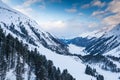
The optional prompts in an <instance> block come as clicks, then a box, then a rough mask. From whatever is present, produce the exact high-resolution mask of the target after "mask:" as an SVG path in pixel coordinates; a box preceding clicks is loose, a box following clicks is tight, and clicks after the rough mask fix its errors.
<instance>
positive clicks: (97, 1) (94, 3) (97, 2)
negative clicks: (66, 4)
mask: <svg viewBox="0 0 120 80" xmlns="http://www.w3.org/2000/svg"><path fill="white" fill-rule="evenodd" d="M105 5H106V3H105V2H101V1H100V0H93V1H91V3H89V4H84V5H82V6H81V8H83V9H85V8H89V7H95V6H97V7H103V6H105Z"/></svg>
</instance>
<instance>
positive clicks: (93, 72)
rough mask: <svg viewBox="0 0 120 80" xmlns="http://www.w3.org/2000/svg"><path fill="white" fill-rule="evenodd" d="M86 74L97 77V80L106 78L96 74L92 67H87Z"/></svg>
mask: <svg viewBox="0 0 120 80" xmlns="http://www.w3.org/2000/svg"><path fill="white" fill-rule="evenodd" d="M85 74H88V75H91V76H93V77H96V79H97V80H104V77H103V76H102V75H100V74H98V73H97V72H96V69H94V68H93V69H92V68H91V67H90V66H88V65H87V66H86V70H85Z"/></svg>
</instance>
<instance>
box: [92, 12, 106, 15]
mask: <svg viewBox="0 0 120 80" xmlns="http://www.w3.org/2000/svg"><path fill="white" fill-rule="evenodd" d="M104 13H105V11H94V12H93V13H92V16H99V15H102V14H104Z"/></svg>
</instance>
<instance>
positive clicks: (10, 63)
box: [0, 0, 120, 80]
mask: <svg viewBox="0 0 120 80" xmlns="http://www.w3.org/2000/svg"><path fill="white" fill-rule="evenodd" d="M0 32H1V33H0V80H120V41H119V39H120V33H119V32H120V25H119V24H118V25H117V26H116V27H115V28H113V29H112V30H110V31H109V32H105V33H104V34H103V35H101V36H100V37H95V36H94V37H90V38H88V37H77V38H75V39H70V40H66V39H59V38H57V37H55V36H53V35H52V34H50V33H49V32H45V31H44V30H43V29H42V28H40V26H39V25H38V24H37V23H36V22H35V21H34V20H32V19H31V18H29V17H27V16H26V15H24V14H22V13H20V12H18V11H16V10H14V9H12V8H10V7H9V6H7V5H6V4H4V3H3V2H2V1H1V0H0Z"/></svg>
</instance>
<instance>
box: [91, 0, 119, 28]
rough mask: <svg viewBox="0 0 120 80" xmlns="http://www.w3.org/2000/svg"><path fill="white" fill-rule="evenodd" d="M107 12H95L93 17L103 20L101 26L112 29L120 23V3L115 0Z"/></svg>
mask: <svg viewBox="0 0 120 80" xmlns="http://www.w3.org/2000/svg"><path fill="white" fill-rule="evenodd" d="M107 5H108V6H107V8H106V9H105V10H99V11H94V12H93V13H92V16H95V17H98V18H101V24H102V25H104V26H105V27H109V28H110V29H112V28H113V27H115V26H116V25H117V24H119V23H120V1H119V0H113V1H111V2H110V3H108V4H107Z"/></svg>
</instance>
